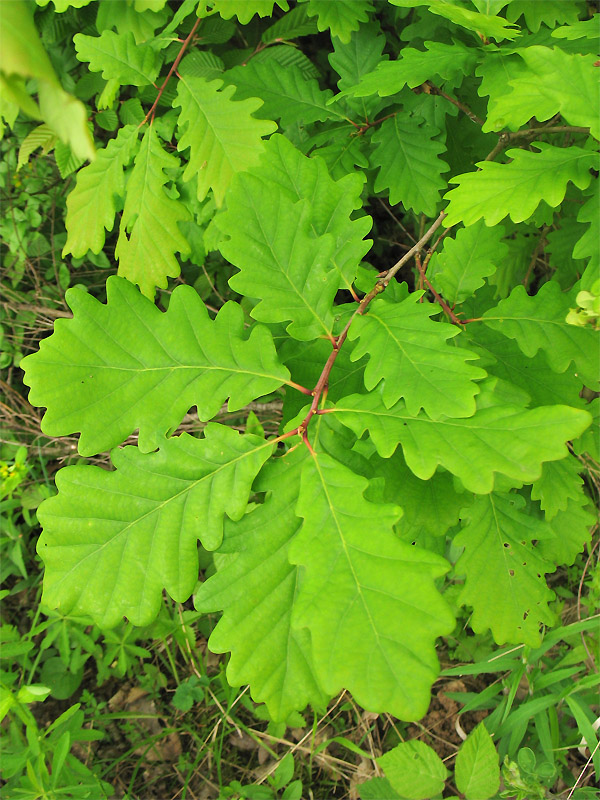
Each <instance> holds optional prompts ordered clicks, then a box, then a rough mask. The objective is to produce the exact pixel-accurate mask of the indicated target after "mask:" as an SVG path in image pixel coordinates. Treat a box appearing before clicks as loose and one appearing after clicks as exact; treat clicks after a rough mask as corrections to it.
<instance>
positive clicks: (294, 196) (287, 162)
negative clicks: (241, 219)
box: [217, 134, 372, 289]
mask: <svg viewBox="0 0 600 800" xmlns="http://www.w3.org/2000/svg"><path fill="white" fill-rule="evenodd" d="M249 172H250V173H251V174H252V176H253V179H254V181H255V182H261V183H262V184H263V186H262V191H263V192H264V193H266V194H269V195H273V196H274V197H277V196H280V195H281V196H283V197H285V198H287V199H288V200H290V201H291V202H292V203H297V202H298V201H300V200H305V201H308V203H309V208H310V217H309V220H310V231H311V232H312V235H313V236H314V238H316V239H318V237H320V236H325V235H326V234H329V235H331V236H333V238H334V240H335V245H334V249H333V252H332V254H331V257H330V260H331V265H332V267H333V268H334V269H335V270H336V271H337V272H338V273H339V288H347V289H349V288H350V287H351V286H352V283H353V282H354V279H355V278H356V273H357V269H358V266H359V264H360V261H361V259H362V258H363V257H364V256H365V255H366V253H367V251H368V250H369V247H370V246H371V241H370V240H368V239H366V240H365V238H364V237H365V236H366V235H367V234H368V233H369V231H370V229H371V224H372V221H371V218H370V217H368V216H361V217H358V218H356V219H355V218H354V213H355V212H356V211H357V210H358V209H361V208H362V199H361V193H362V190H363V183H364V180H363V178H362V176H361V175H360V174H358V173H352V174H350V175H345V176H344V177H343V178H341V179H340V180H337V181H335V180H333V179H332V178H331V176H330V175H329V172H328V170H327V165H326V164H325V162H324V160H323V159H322V158H319V157H318V156H313V157H311V158H307V157H306V156H305V155H303V154H302V153H301V152H300V151H299V150H298V149H297V148H296V147H294V145H293V144H291V142H290V141H289V140H288V139H286V138H285V137H284V136H281V135H279V134H274V135H273V136H272V137H271V138H270V139H269V141H268V142H267V143H266V144H265V153H264V156H263V157H262V158H261V160H260V163H259V165H258V166H257V167H253V168H251V169H250V170H249ZM256 185H257V184H256V183H254V184H253V186H256ZM257 192H258V188H256V189H255V193H257ZM230 202H231V201H230ZM230 219H231V220H232V222H231V225H230V226H229V227H233V218H232V217H231V218H230ZM217 224H219V220H218V218H217ZM223 229H224V230H225V226H223Z"/></svg>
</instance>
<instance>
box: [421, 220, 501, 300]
mask: <svg viewBox="0 0 600 800" xmlns="http://www.w3.org/2000/svg"><path fill="white" fill-rule="evenodd" d="M504 233H505V232H504V228H503V227H502V225H495V226H494V227H493V228H488V227H487V226H486V225H485V224H484V223H483V222H482V221H480V222H476V223H475V224H474V225H470V226H469V227H468V228H461V229H460V230H459V231H458V232H457V234H456V236H455V238H454V239H450V238H449V237H446V238H445V239H444V248H443V250H442V251H441V253H434V254H433V257H432V259H431V261H430V262H429V269H428V271H427V274H428V277H429V278H430V279H431V280H432V281H433V283H434V285H435V287H436V289H439V291H441V293H442V294H443V295H444V297H445V298H446V300H448V301H449V302H450V304H451V305H454V304H456V303H460V302H462V301H463V300H466V299H467V298H468V297H471V296H472V295H473V294H474V293H475V292H476V291H477V289H479V288H480V287H481V286H483V285H484V283H485V278H489V277H490V275H493V274H494V272H495V271H496V267H497V265H498V264H499V263H501V262H502V261H503V260H504V259H505V258H506V256H507V255H508V247H507V246H506V244H505V243H504V242H503V241H502V238H503V237H504Z"/></svg>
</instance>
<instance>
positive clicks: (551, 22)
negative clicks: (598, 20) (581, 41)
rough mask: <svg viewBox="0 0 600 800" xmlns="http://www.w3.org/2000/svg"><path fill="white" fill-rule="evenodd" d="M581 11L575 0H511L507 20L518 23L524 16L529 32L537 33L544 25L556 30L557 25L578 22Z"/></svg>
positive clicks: (507, 10)
mask: <svg viewBox="0 0 600 800" xmlns="http://www.w3.org/2000/svg"><path fill="white" fill-rule="evenodd" d="M580 9H581V6H580V4H579V3H576V2H575V3H574V2H573V0H544V2H543V3H532V2H531V1H530V0H511V1H510V4H508V8H507V9H506V19H508V20H510V21H511V22H516V21H517V20H518V19H519V17H520V16H521V15H523V16H524V17H525V23H526V25H527V27H528V28H529V30H530V31H534V32H535V31H538V30H539V29H540V25H542V23H543V24H544V25H546V26H547V27H548V28H554V27H555V26H556V25H557V24H561V25H564V24H565V23H566V24H568V23H573V22H577V18H578V17H579V13H580ZM597 30H598V29H597V28H596V31H597ZM596 35H597V33H596Z"/></svg>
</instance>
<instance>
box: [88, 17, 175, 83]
mask: <svg viewBox="0 0 600 800" xmlns="http://www.w3.org/2000/svg"><path fill="white" fill-rule="evenodd" d="M73 44H74V45H75V50H76V51H77V58H78V59H79V61H82V62H85V61H87V62H89V70H90V72H102V77H103V78H104V80H106V81H108V80H117V81H118V82H119V83H120V84H123V85H127V84H130V85H131V86H146V85H147V84H150V83H154V82H155V81H156V78H157V77H158V72H159V70H160V60H159V57H158V54H157V53H156V51H155V50H154V49H153V48H152V47H151V46H150V44H149V43H148V42H140V43H136V41H135V38H134V36H133V33H131V31H123V32H122V33H121V32H120V33H115V32H114V31H110V30H105V31H102V33H101V35H100V36H86V35H85V34H83V33H77V34H75V36H74V37H73Z"/></svg>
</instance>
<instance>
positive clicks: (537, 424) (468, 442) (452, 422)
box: [334, 390, 591, 493]
mask: <svg viewBox="0 0 600 800" xmlns="http://www.w3.org/2000/svg"><path fill="white" fill-rule="evenodd" d="M334 412H335V413H336V414H338V415H339V418H340V420H341V422H343V424H344V425H347V426H348V427H349V428H350V429H351V430H352V431H354V433H355V434H356V435H357V436H362V434H363V432H364V431H365V430H367V429H368V430H369V432H370V434H371V437H372V439H373V442H374V444H375V446H376V447H377V450H378V452H379V454H380V455H381V456H383V458H389V456H390V455H392V453H393V452H394V450H395V449H396V447H397V445H398V443H400V444H401V445H402V449H403V451H404V458H405V460H406V463H407V464H408V466H409V467H410V469H411V470H412V471H413V472H414V473H415V475H416V476H417V477H418V478H421V480H428V479H429V478H430V477H431V476H432V475H433V473H434V472H435V470H436V467H437V466H438V465H441V466H443V467H445V468H446V469H447V470H449V471H450V472H452V473H453V474H454V475H456V476H458V477H459V478H460V479H461V481H462V482H463V484H464V486H465V488H466V489H468V490H469V491H472V492H477V493H484V492H490V491H491V490H492V489H493V486H494V473H496V472H499V473H500V474H502V475H506V476H507V477H508V478H512V479H514V480H516V481H520V482H523V483H531V482H532V481H535V480H537V479H538V478H539V476H540V474H541V465H542V463H543V462H545V461H556V460H558V459H560V458H564V456H566V455H567V452H568V451H567V448H566V447H565V442H567V441H569V440H571V439H574V438H576V437H577V436H579V434H580V433H582V432H583V431H584V430H585V429H586V428H587V427H588V426H589V424H590V419H591V418H590V415H589V414H588V413H587V412H586V411H583V410H579V409H575V408H568V407H567V406H545V407H544V406H542V407H540V408H534V409H523V408H518V407H514V406H509V405H503V406H498V407H488V408H482V409H480V410H478V411H477V412H476V413H475V414H474V415H473V416H472V417H469V418H468V419H441V420H431V419H429V417H427V416H426V415H425V414H423V413H422V412H421V413H420V414H418V415H417V416H414V415H412V414H409V413H408V411H407V410H406V406H405V404H404V402H403V401H400V402H399V403H397V404H396V405H395V406H393V407H392V408H389V409H386V408H385V406H384V405H383V403H382V399H381V396H380V391H379V390H378V391H374V392H371V393H370V394H368V395H351V396H350V397H347V398H345V399H344V400H341V401H340V402H339V403H338V404H337V405H336V407H335V409H334Z"/></svg>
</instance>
